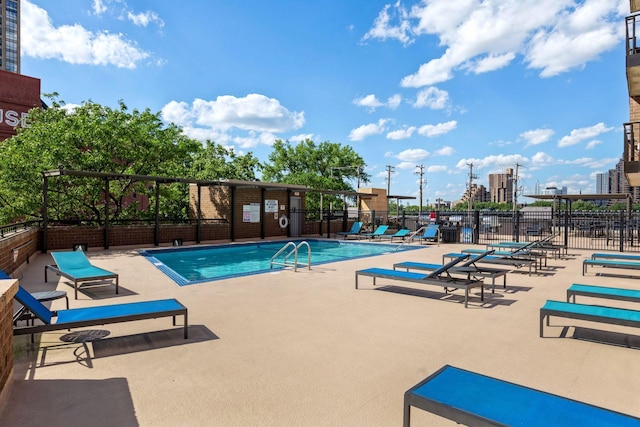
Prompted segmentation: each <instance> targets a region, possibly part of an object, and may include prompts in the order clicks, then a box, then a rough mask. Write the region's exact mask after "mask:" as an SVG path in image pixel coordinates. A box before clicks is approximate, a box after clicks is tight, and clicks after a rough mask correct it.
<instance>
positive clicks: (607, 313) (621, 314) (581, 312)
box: [540, 300, 640, 337]
mask: <svg viewBox="0 0 640 427" xmlns="http://www.w3.org/2000/svg"><path fill="white" fill-rule="evenodd" d="M551 316H556V317H564V318H567V319H578V320H587V321H591V322H599V323H608V324H611V325H622V326H631V327H636V328H640V311H637V310H629V309H624V308H615V307H605V306H602V305H587V304H576V303H571V302H564V301H553V300H547V302H546V303H545V304H544V305H543V306H542V308H541V309H540V337H542V336H543V335H542V332H543V326H544V319H545V318H546V320H547V326H549V318H550V317H551Z"/></svg>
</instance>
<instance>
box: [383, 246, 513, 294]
mask: <svg viewBox="0 0 640 427" xmlns="http://www.w3.org/2000/svg"><path fill="white" fill-rule="evenodd" d="M492 252H493V251H486V253H484V254H482V255H480V256H477V257H470V258H469V260H467V261H466V262H465V263H463V264H462V265H460V266H455V267H451V269H449V272H450V273H451V274H464V275H466V276H467V280H471V277H472V276H473V277H474V278H478V277H482V278H483V279H491V293H494V292H495V290H496V278H497V277H502V278H503V283H502V287H503V289H506V288H507V273H508V272H510V271H511V270H505V269H500V268H490V267H479V266H477V265H475V263H476V262H479V261H480V260H482V258H484V257H486V256H489V255H491V253H492ZM440 267H442V265H441V264H428V263H421V262H399V263H396V264H393V269H394V270H396V269H405V270H406V271H409V270H425V271H432V270H437V269H438V268H440Z"/></svg>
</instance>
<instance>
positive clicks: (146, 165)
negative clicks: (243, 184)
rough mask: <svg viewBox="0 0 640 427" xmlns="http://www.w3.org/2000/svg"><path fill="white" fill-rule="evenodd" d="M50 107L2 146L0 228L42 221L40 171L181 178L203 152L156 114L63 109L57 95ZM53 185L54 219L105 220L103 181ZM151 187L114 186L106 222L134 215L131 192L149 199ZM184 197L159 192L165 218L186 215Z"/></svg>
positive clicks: (181, 190) (170, 188)
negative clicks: (15, 222) (20, 220)
mask: <svg viewBox="0 0 640 427" xmlns="http://www.w3.org/2000/svg"><path fill="white" fill-rule="evenodd" d="M50 99H51V100H52V105H51V107H50V108H47V109H33V110H31V111H30V112H29V117H28V120H29V123H30V125H29V126H28V127H24V128H20V129H18V134H17V135H16V136H14V137H13V138H10V139H8V140H6V141H5V142H4V143H3V144H2V145H0V204H1V206H0V221H1V222H3V223H7V222H9V221H11V220H14V219H16V218H23V219H30V218H34V217H35V218H38V217H39V216H40V208H41V205H42V175H41V172H42V171H44V170H50V169H69V170H82V171H93V172H110V173H119V174H136V175H159V176H174V177H175V176H185V174H186V173H187V172H188V171H189V168H190V166H191V163H192V162H191V155H192V154H193V153H196V152H198V150H199V149H201V144H200V143H199V142H198V141H195V140H192V139H190V138H188V137H186V136H185V135H184V134H183V133H182V130H181V129H180V128H178V127H177V126H175V125H173V124H170V125H168V126H165V125H164V124H163V122H162V120H161V119H160V116H159V113H155V114H154V113H151V112H150V111H149V110H148V109H146V110H144V111H139V110H135V109H134V110H133V111H131V112H129V111H128V109H127V106H126V105H125V104H124V103H123V102H122V101H121V102H120V103H119V105H118V108H115V109H112V108H109V107H104V106H101V105H99V104H96V103H94V102H91V101H88V102H84V103H82V105H80V106H78V107H76V108H74V109H65V108H64V103H63V102H59V101H58V100H57V95H56V94H53V95H51V96H50ZM50 181H51V182H50V183H51V185H50V193H49V194H50V202H51V203H50V207H49V215H50V217H51V218H52V219H54V220H56V219H57V220H74V219H75V220H80V219H93V220H102V219H104V218H103V216H104V200H105V198H104V185H103V184H102V182H101V181H100V180H98V179H95V178H78V177H69V176H64V177H62V178H57V179H55V180H50ZM54 181H55V182H54ZM149 186H150V183H142V182H133V181H129V180H118V181H113V182H111V184H110V187H109V195H108V197H109V199H110V206H111V212H110V215H111V217H112V218H114V219H117V218H125V217H127V216H128V215H129V214H130V213H131V212H133V211H134V210H135V203H134V204H133V205H130V206H126V205H125V200H130V199H131V197H130V196H131V195H132V194H134V193H136V192H137V193H141V194H151V195H152V194H153V192H151V191H149ZM187 191H188V189H187V188H186V185H179V186H178V185H176V184H173V185H162V186H161V199H160V200H161V212H162V214H163V215H165V216H174V215H185V214H186V210H187V200H188V199H187V197H186V192H187ZM176 196H179V197H176ZM152 197H153V196H152Z"/></svg>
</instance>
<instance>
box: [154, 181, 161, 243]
mask: <svg viewBox="0 0 640 427" xmlns="http://www.w3.org/2000/svg"><path fill="white" fill-rule="evenodd" d="M153 245H154V246H159V245H160V183H159V182H158V181H156V225H155V227H154V230H153Z"/></svg>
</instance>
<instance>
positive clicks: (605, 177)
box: [596, 173, 611, 194]
mask: <svg viewBox="0 0 640 427" xmlns="http://www.w3.org/2000/svg"><path fill="white" fill-rule="evenodd" d="M609 177H610V174H609V173H598V174H596V193H597V194H609V193H610V192H611V179H610V178H609Z"/></svg>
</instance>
